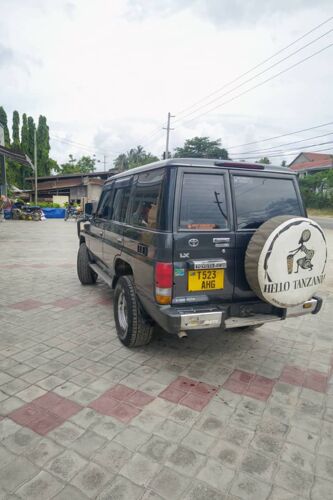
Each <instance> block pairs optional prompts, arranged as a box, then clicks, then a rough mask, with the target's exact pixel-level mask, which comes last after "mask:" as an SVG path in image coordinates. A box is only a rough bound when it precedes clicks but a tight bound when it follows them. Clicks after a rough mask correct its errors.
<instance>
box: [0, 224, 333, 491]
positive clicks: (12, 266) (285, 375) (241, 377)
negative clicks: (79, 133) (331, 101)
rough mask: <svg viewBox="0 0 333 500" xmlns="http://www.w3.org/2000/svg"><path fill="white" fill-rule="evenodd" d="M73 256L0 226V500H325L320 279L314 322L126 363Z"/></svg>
mask: <svg viewBox="0 0 333 500" xmlns="http://www.w3.org/2000/svg"><path fill="white" fill-rule="evenodd" d="M327 237H328V242H329V246H330V247H331V248H332V243H333V233H332V232H329V231H328V232H327ZM77 245H78V242H77V237H76V226H75V224H74V223H72V222H66V223H64V222H63V221H57V220H56V221H52V220H48V221H45V222H41V223H37V222H21V221H11V222H4V223H2V224H0V255H1V263H0V325H1V333H0V498H7V497H8V498H22V499H28V498H33V499H38V498H41V499H43V500H47V499H49V498H50V499H51V498H54V499H58V500H60V499H66V500H67V499H69V498H71V499H73V500H75V499H85V498H100V499H109V498H117V499H118V498H119V499H126V500H135V499H145V500H148V499H151V500H153V499H156V500H157V499H165V500H168V499H170V500H175V499H177V498H179V499H181V500H183V499H187V500H206V499H207V500H209V499H212V500H217V499H219V500H223V499H228V500H235V499H254V500H260V499H268V498H269V499H270V500H274V499H275V500H277V499H282V500H283V499H291V498H295V499H296V498H297V499H314V500H315V499H320V500H325V499H331V498H332V492H333V378H332V372H333V344H332V332H333V318H332V314H331V309H332V306H333V296H332V291H333V281H332V277H331V276H329V277H328V280H327V282H326V284H325V287H324V288H323V291H322V295H324V296H325V303H324V307H323V310H322V312H321V313H320V315H318V316H306V317H304V318H296V319H292V320H288V321H286V322H283V323H272V324H269V325H266V326H264V327H262V328H260V329H258V330H257V331H256V332H255V333H254V332H252V333H245V332H240V331H232V332H218V331H209V330H207V331H203V332H195V333H190V334H189V337H188V338H187V339H186V340H182V341H181V340H179V339H178V338H176V337H172V336H169V335H166V334H165V335H162V334H161V333H159V334H158V335H157V336H156V338H155V340H154V341H153V342H152V343H151V344H150V345H149V346H146V347H142V348H139V349H132V350H130V349H127V348H125V347H123V346H122V345H121V344H120V342H119V341H118V339H117V337H116V333H115V326H114V320H113V314H112V292H111V291H110V290H109V289H108V288H107V287H106V286H105V285H104V284H103V283H100V282H98V283H97V284H96V285H95V286H88V287H83V286H81V285H80V283H79V281H78V279H77V277H76V269H75V266H76V252H77ZM331 255H332V252H331ZM330 268H332V257H331V261H330V265H329V267H328V269H329V270H330ZM329 272H330V271H329Z"/></svg>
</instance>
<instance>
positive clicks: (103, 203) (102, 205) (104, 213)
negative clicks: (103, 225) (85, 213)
mask: <svg viewBox="0 0 333 500" xmlns="http://www.w3.org/2000/svg"><path fill="white" fill-rule="evenodd" d="M111 200H112V191H111V190H110V189H109V190H107V191H103V193H102V195H101V198H100V200H99V203H98V208H97V212H96V216H97V217H100V218H102V219H107V218H108V217H109V216H110V210H111Z"/></svg>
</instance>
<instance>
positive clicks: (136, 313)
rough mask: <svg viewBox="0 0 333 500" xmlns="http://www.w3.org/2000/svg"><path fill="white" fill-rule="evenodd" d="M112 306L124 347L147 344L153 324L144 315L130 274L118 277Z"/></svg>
mask: <svg viewBox="0 0 333 500" xmlns="http://www.w3.org/2000/svg"><path fill="white" fill-rule="evenodd" d="M113 308H114V318H115V322H116V328H117V335H118V337H119V340H120V341H121V342H122V343H123V344H124V345H125V346H126V347H137V346H140V345H146V344H149V342H150V341H151V338H152V335H153V325H152V324H151V323H150V322H149V320H148V319H147V318H145V317H144V313H143V311H142V310H141V306H140V303H139V301H138V298H137V295H136V291H135V286H134V281H133V278H132V276H122V277H121V278H119V280H118V282H117V285H116V289H115V292H114V299H113Z"/></svg>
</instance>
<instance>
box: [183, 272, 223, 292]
mask: <svg viewBox="0 0 333 500" xmlns="http://www.w3.org/2000/svg"><path fill="white" fill-rule="evenodd" d="M223 287H224V269H203V270H201V271H189V272H188V291H189V292H204V291H205V292H206V291H211V290H222V288H223Z"/></svg>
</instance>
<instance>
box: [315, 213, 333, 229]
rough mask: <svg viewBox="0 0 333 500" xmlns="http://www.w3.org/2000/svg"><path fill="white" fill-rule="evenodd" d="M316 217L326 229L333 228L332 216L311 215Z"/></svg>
mask: <svg viewBox="0 0 333 500" xmlns="http://www.w3.org/2000/svg"><path fill="white" fill-rule="evenodd" d="M311 218H312V219H314V220H315V221H316V222H318V224H320V225H321V227H323V228H324V229H333V217H332V216H326V217H317V216H314V217H311Z"/></svg>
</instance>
